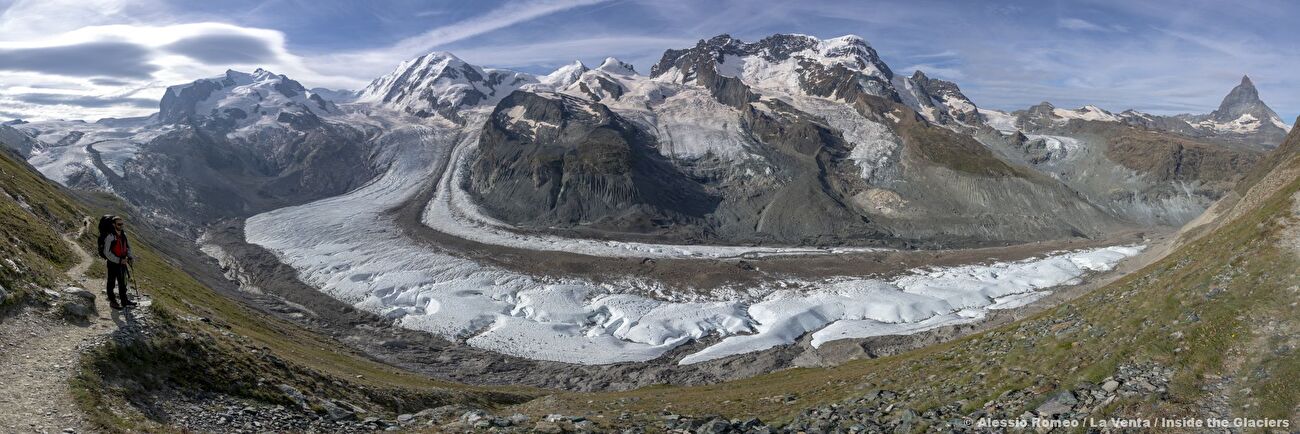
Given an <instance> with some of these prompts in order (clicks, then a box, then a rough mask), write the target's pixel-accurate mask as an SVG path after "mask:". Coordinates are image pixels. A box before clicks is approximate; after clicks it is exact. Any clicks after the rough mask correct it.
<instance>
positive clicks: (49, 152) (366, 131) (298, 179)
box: [17, 69, 374, 232]
mask: <svg viewBox="0 0 1300 434" xmlns="http://www.w3.org/2000/svg"><path fill="white" fill-rule="evenodd" d="M342 116H343V114H342V113H341V111H340V110H339V108H338V106H337V105H335V104H334V103H333V102H332V101H329V100H326V99H324V98H323V97H321V96H320V95H319V94H316V93H312V92H310V91H308V90H306V89H305V88H304V87H303V86H302V85H301V84H299V83H298V82H296V81H294V80H292V79H290V78H288V77H286V76H284V75H277V74H274V73H271V72H269V71H265V70H261V69H258V70H256V71H254V72H253V73H251V74H250V73H243V72H238V71H227V72H226V73H225V74H224V75H222V76H218V77H213V78H206V79H200V80H196V81H194V82H192V83H188V84H183V85H177V86H171V87H169V88H168V89H167V92H166V93H165V94H164V96H163V98H162V100H161V101H160V103H159V112H158V114H156V115H154V116H150V117H149V118H139V119H128V120H116V121H103V122H97V123H93V124H88V123H84V122H66V121H47V122H32V123H27V124H22V125H18V126H17V129H19V130H20V131H24V132H28V133H31V134H33V135H35V137H36V139H38V140H40V141H41V142H42V144H41V149H39V151H38V152H34V153H33V155H32V156H31V157H30V161H31V162H32V164H33V165H35V166H37V167H38V168H40V170H41V171H42V173H44V174H46V175H47V176H49V177H50V178H53V179H55V180H56V181H59V182H61V183H63V184H65V185H69V186H75V187H78V188H82V189H93V190H103V191H109V192H113V193H115V194H117V195H118V196H119V197H122V198H124V199H126V200H127V201H128V202H130V203H131V204H133V205H134V206H137V207H141V208H143V209H146V210H148V212H149V213H151V214H155V215H156V216H157V218H159V219H163V220H165V221H167V223H168V225H169V227H171V228H172V229H174V230H179V231H190V232H192V231H195V230H196V228H198V227H201V226H202V225H203V224H205V223H207V222H211V221H213V220H216V219H220V218H229V217H236V216H243V215H248V214H249V213H252V212H256V211H259V210H266V209H271V208H277V207H280V206H285V205H290V204H294V203H299V202H302V201H307V200H312V199H316V198H320V197H326V196H331V195H335V194H339V193H342V192H344V191H347V190H349V189H351V188H354V187H356V186H357V185H360V184H361V183H363V182H365V181H367V180H369V179H370V178H371V177H373V175H374V172H373V169H372V168H371V167H370V165H369V164H368V159H369V155H370V154H369V152H370V149H369V145H368V143H367V140H368V138H369V137H370V130H371V128H373V127H371V126H370V125H369V124H368V123H366V122H355V119H353V118H344V117H342Z"/></svg>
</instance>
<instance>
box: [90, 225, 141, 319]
mask: <svg viewBox="0 0 1300 434" xmlns="http://www.w3.org/2000/svg"><path fill="white" fill-rule="evenodd" d="M105 217H106V218H105V219H103V220H108V222H105V221H103V220H101V222H100V229H101V230H103V229H110V230H108V231H105V233H103V234H102V235H100V251H99V255H100V256H102V257H104V259H107V260H108V305H109V307H112V308H113V309H122V308H124V307H131V306H135V305H136V303H135V302H133V301H131V300H130V299H128V298H127V297H126V272H127V267H129V266H131V263H132V262H133V260H132V259H133V258H132V257H131V243H130V242H128V241H127V238H126V229H125V227H126V220H124V219H122V218H121V217H117V216H105ZM105 223H109V224H110V225H105ZM105 226H109V227H107V228H106V227H105ZM114 282H116V286H117V290H118V294H119V296H120V298H121V300H122V303H121V304H118V302H117V299H114V298H113V287H114V286H115V285H114Z"/></svg>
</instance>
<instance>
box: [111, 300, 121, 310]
mask: <svg viewBox="0 0 1300 434" xmlns="http://www.w3.org/2000/svg"><path fill="white" fill-rule="evenodd" d="M108 307H111V308H113V310H122V306H121V305H119V304H117V300H109V301H108Z"/></svg>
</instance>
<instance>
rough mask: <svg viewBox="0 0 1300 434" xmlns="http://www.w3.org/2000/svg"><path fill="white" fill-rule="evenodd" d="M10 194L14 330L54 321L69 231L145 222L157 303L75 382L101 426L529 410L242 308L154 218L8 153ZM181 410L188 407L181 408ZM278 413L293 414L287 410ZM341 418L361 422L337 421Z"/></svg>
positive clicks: (91, 350) (2, 178)
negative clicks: (123, 219) (235, 407)
mask: <svg viewBox="0 0 1300 434" xmlns="http://www.w3.org/2000/svg"><path fill="white" fill-rule="evenodd" d="M0 187H2V188H3V190H4V194H5V195H6V196H5V197H4V198H2V199H0V213H2V214H3V215H4V217H5V218H4V219H2V220H0V231H3V233H4V234H5V236H6V239H10V240H21V241H19V242H17V243H13V244H12V245H11V243H8V242H6V243H4V246H3V247H0V248H2V249H3V253H4V255H5V257H6V258H7V259H8V261H10V262H6V263H5V265H0V284H3V286H4V288H6V290H5V291H3V293H0V327H9V326H10V324H8V323H6V317H8V316H9V315H10V314H11V313H12V311H14V310H23V309H25V310H28V311H32V312H34V313H35V314H38V315H44V314H45V313H44V312H43V309H46V308H45V307H44V306H45V303H46V301H47V300H48V299H49V298H50V296H49V295H47V294H46V290H47V288H52V287H57V285H59V284H62V283H64V282H65V280H66V277H64V276H62V274H63V271H64V270H66V269H68V268H69V267H71V266H72V265H73V264H74V263H75V262H76V255H75V254H73V252H72V251H71V250H70V249H69V248H68V246H67V245H66V244H64V241H63V239H62V238H61V235H62V234H68V233H71V234H76V233H78V230H79V229H80V227H81V226H82V224H83V222H85V220H83V219H84V218H85V216H91V215H99V214H102V213H104V212H113V213H115V214H119V215H125V216H127V219H128V221H130V222H132V226H131V230H132V235H133V238H132V248H133V250H134V252H135V255H136V259H137V264H136V265H135V270H134V271H135V274H136V275H135V276H133V278H134V279H135V280H136V281H138V282H139V284H140V286H139V288H138V289H139V290H140V291H141V292H142V293H143V294H145V295H146V297H148V298H149V299H150V301H151V303H147V307H140V308H137V309H136V310H135V311H134V312H135V313H134V314H132V313H130V312H121V311H117V312H116V313H114V314H113V317H114V318H116V319H117V320H119V321H123V322H122V323H121V324H119V326H118V327H120V329H118V330H116V331H115V332H114V333H112V334H111V335H110V337H109V339H107V340H106V341H101V342H96V343H95V344H94V345H91V346H89V347H87V348H85V349H84V351H85V353H84V354H83V355H82V357H81V360H80V361H79V362H78V361H75V360H73V361H68V362H70V363H73V364H74V366H76V367H77V368H78V370H79V374H78V375H77V376H76V378H74V379H73V380H72V384H71V385H70V386H71V388H72V391H73V395H74V396H75V397H76V399H77V401H78V403H79V404H80V405H81V410H82V411H84V412H85V413H86V415H87V417H88V419H89V420H90V421H91V422H93V423H94V424H96V425H97V429H98V430H102V431H106V432H120V431H145V432H171V431H174V430H194V429H200V430H213V429H217V430H223V429H228V426H225V427H223V425H221V424H213V425H204V424H205V423H215V422H214V421H216V420H217V419H218V418H219V417H220V416H222V414H219V413H218V412H217V411H213V410H210V409H209V408H210V407H211V406H212V405H214V403H223V402H241V401H238V400H236V399H241V400H245V401H243V402H242V403H241V404H240V405H241V408H243V407H245V406H246V407H247V408H249V409H256V410H251V411H253V412H254V413H256V414H254V415H251V416H250V415H248V414H245V415H244V416H242V417H243V418H244V419H245V420H250V423H251V420H253V419H255V420H258V421H259V422H258V423H260V424H266V425H264V426H266V427H270V426H279V427H281V429H289V427H290V426H291V425H284V424H285V423H287V422H286V421H290V422H292V421H302V423H303V425H301V426H298V427H297V428H293V429H305V428H306V427H308V426H309V425H307V422H310V421H312V420H316V422H313V423H314V424H315V425H311V426H315V428H314V429H316V430H327V431H332V430H336V429H349V430H356V429H365V428H363V427H362V426H363V424H361V423H360V422H357V421H356V420H357V419H360V417H357V415H358V414H362V415H375V416H378V417H383V418H385V419H387V420H394V419H395V418H396V415H397V414H398V413H402V412H413V411H416V410H420V409H425V408H433V407H438V406H440V405H443V404H451V403H455V404H457V405H463V406H473V407H478V406H494V405H499V404H502V403H517V402H520V401H521V400H523V399H528V398H529V397H530V396H531V393H533V392H530V391H527V390H524V389H509V388H507V389H497V390H494V389H487V388H477V387H468V386H461V385H455V384H450V383H445V382H440V381H434V380H430V379H428V378H426V377H421V376H416V375H412V374H409V373H406V372H403V371H400V370H397V369H395V368H392V367H389V366H386V365H382V364H379V363H377V362H374V361H372V360H370V359H369V358H367V357H366V356H364V355H362V354H359V353H356V352H354V350H351V349H350V347H347V346H344V345H342V344H340V343H339V342H337V341H334V340H333V339H332V338H329V337H326V336H322V335H320V334H317V333H315V332H313V331H310V330H306V329H304V328H302V327H301V326H298V325H295V324H292V323H289V322H285V321H282V320H279V319H276V317H274V316H273V315H269V314H267V313H266V312H263V311H261V310H259V309H258V308H254V307H250V306H248V305H245V304H243V303H241V302H240V301H237V300H238V299H239V297H240V296H239V295H238V293H237V292H226V291H223V290H215V289H212V288H210V287H207V286H205V285H203V284H201V283H199V282H198V281H197V280H196V279H195V278H194V277H192V276H191V274H189V273H188V272H187V271H186V270H182V269H181V268H180V267H179V265H178V264H187V265H190V266H192V265H193V264H194V262H191V261H190V260H189V259H185V258H180V257H172V256H166V255H165V254H164V253H163V252H164V251H166V252H183V251H185V250H186V249H184V248H179V247H178V244H179V243H178V242H177V240H176V239H175V238H171V237H170V236H169V235H167V234H163V233H160V232H158V230H157V229H156V228H155V227H154V226H152V225H151V224H149V223H148V222H147V220H145V219H143V218H142V216H140V215H138V214H136V213H134V212H131V211H129V210H127V209H121V208H117V207H120V206H122V204H121V203H120V202H117V201H115V200H112V199H105V198H104V197H102V196H101V197H97V198H93V200H94V201H95V202H102V203H107V204H112V206H113V207H114V208H117V209H111V210H110V209H99V208H92V207H91V206H89V205H87V204H86V202H85V201H83V200H82V199H80V198H75V197H71V196H69V193H68V192H67V191H66V190H64V189H62V188H61V187H59V186H57V185H55V184H53V183H52V182H50V181H48V180H45V179H44V178H43V177H41V175H40V174H39V173H37V172H36V171H35V170H34V169H32V168H31V167H30V166H26V165H25V164H24V163H22V161H21V160H20V159H17V158H15V157H14V156H13V155H11V154H10V153H7V152H0ZM75 241H76V243H77V244H79V247H80V248H81V249H85V250H93V249H94V248H95V234H94V233H93V228H92V229H90V230H85V231H81V232H80V236H79V237H78V238H76V239H75ZM15 249H16V250H15ZM97 270H99V271H98V272H99V273H101V274H100V275H101V276H102V269H99V268H93V267H92V270H91V271H92V274H94V273H95V272H96V271H97ZM190 271H191V272H193V271H195V270H190ZM105 315H107V314H105ZM159 397H166V399H160V398H159ZM174 403H181V404H182V405H170V404H174ZM277 405H280V406H281V407H280V409H279V410H274V407H275V406H277ZM191 406H193V409H189V410H186V409H187V408H190V407H191ZM286 409H287V410H286ZM9 410H11V411H37V410H41V411H44V409H29V408H17V409H14V408H10V409H9ZM363 412H364V413H363ZM341 414H348V415H349V416H347V418H341V419H339V418H336V417H337V416H338V415H341ZM226 417H228V418H229V417H230V416H229V415H226ZM249 418H252V419H249ZM349 420H350V421H351V422H348V421H349ZM204 421H209V422H204ZM336 421H337V424H336V423H335V422H336ZM393 423H394V424H395V423H396V422H393ZM273 424H274V425H273ZM349 424H350V425H349ZM250 426H251V425H250Z"/></svg>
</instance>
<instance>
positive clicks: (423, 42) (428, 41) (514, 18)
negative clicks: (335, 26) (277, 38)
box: [317, 0, 608, 74]
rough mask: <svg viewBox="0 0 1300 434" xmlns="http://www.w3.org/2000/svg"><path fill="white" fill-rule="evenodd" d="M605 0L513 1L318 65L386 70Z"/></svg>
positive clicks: (332, 70)
mask: <svg viewBox="0 0 1300 434" xmlns="http://www.w3.org/2000/svg"><path fill="white" fill-rule="evenodd" d="M606 1H608V0H523V1H513V2H509V3H506V4H504V5H501V6H500V7H497V8H495V9H492V10H490V11H487V12H484V13H482V14H480V15H477V16H474V17H471V18H468V19H465V20H462V21H458V22H455V23H452V24H448V25H445V26H441V27H438V28H435V29H432V30H429V31H427V32H424V33H421V34H419V35H416V36H412V37H408V38H405V39H402V40H401V41H398V42H397V43H396V44H393V45H392V46H388V47H382V48H378V49H370V50H360V51H354V52H349V53H340V54H336V55H324V56H322V60H323V62H321V63H318V65H317V66H318V68H319V69H321V70H323V71H324V72H326V73H335V74H345V73H347V72H348V71H352V72H355V71H357V70H359V69H360V70H365V71H369V72H372V73H379V72H381V71H382V72H387V71H388V70H391V68H392V67H393V66H394V65H396V64H397V63H399V62H401V61H403V60H407V59H411V58H414V57H418V56H421V55H424V54H427V53H428V52H429V51H432V50H434V49H437V48H438V47H441V46H443V45H446V44H450V43H453V42H457V41H461V40H464V39H466V38H471V37H474V36H478V35H482V34H484V33H488V32H492V31H495V30H500V29H502V28H505V27H508V26H511V25H515V24H519V23H522V22H526V21H529V20H533V19H536V18H539V17H542V16H546V15H550V14H553V13H556V12H560V11H565V10H569V9H573V8H577V7H582V6H590V5H594V4H599V3H603V2H606Z"/></svg>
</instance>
